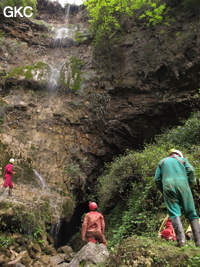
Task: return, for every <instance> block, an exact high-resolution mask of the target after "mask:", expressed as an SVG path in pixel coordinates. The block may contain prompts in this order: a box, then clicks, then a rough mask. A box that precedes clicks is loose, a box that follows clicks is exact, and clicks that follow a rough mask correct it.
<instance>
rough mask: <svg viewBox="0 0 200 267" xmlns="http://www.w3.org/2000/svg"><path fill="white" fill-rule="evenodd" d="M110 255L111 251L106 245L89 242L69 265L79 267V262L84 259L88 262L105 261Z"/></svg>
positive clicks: (69, 266) (97, 262)
mask: <svg viewBox="0 0 200 267" xmlns="http://www.w3.org/2000/svg"><path fill="white" fill-rule="evenodd" d="M108 257H109V253H108V249H107V247H106V246H105V245H103V244H94V243H91V242H89V243H88V244H87V245H85V246H84V247H82V249H81V250H80V251H79V252H78V253H77V254H76V255H75V257H74V258H73V260H72V261H71V262H70V263H69V264H68V267H79V263H81V262H82V261H84V262H85V263H88V264H92V263H93V264H99V263H104V262H105V261H106V260H107V259H108Z"/></svg>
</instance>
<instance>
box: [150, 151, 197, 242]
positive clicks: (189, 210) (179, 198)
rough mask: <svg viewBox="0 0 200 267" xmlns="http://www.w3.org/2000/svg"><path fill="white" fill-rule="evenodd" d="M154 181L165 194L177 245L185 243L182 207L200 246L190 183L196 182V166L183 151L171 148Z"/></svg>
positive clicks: (158, 167)
mask: <svg viewBox="0 0 200 267" xmlns="http://www.w3.org/2000/svg"><path fill="white" fill-rule="evenodd" d="M154 181H155V183H156V185H157V188H158V189H159V190H160V191H161V192H162V193H163V195H164V202H165V204H166V206H167V211H168V215H169V217H170V220H171V221H172V225H173V228H174V230H175V233H176V238H177V242H178V244H177V246H184V245H185V234H184V231H183V227H182V222H181V219H180V216H181V207H182V208H183V211H184V214H185V217H186V218H187V219H188V220H189V222H190V225H191V228H192V232H193V235H194V239H195V244H196V246H197V247H199V246H200V226H199V217H198V215H197V212H196V209H195V205H194V200H193V196H192V192H191V189H190V185H192V184H194V183H195V177H194V168H193V167H192V165H190V164H189V162H188V160H187V159H186V158H184V157H183V154H182V153H181V151H179V150H176V149H171V150H170V152H169V156H168V157H165V158H163V159H162V160H160V162H159V164H158V166H157V168H156V172H155V176H154Z"/></svg>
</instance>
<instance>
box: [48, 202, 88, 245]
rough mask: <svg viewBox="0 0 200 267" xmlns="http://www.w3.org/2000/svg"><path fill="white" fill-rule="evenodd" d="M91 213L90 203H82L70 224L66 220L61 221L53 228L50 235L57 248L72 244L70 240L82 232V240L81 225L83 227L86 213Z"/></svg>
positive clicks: (75, 211) (76, 209)
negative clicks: (83, 218) (83, 217)
mask: <svg viewBox="0 0 200 267" xmlns="http://www.w3.org/2000/svg"><path fill="white" fill-rule="evenodd" d="M87 212H89V207H88V202H86V203H80V204H79V205H77V207H76V208H75V210H74V213H73V215H72V218H71V220H70V221H69V222H66V220H61V221H60V222H59V224H54V225H52V226H51V231H50V235H51V236H52V237H53V239H54V241H55V245H54V246H55V248H56V249H57V248H59V247H61V246H64V245H67V244H69V245H70V246H72V245H73V244H70V238H71V237H72V236H73V235H74V234H76V233H77V232H80V240H81V225H82V216H83V214H84V213H87Z"/></svg>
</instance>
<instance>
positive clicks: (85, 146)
mask: <svg viewBox="0 0 200 267" xmlns="http://www.w3.org/2000/svg"><path fill="white" fill-rule="evenodd" d="M41 2H42V3H43V6H42V7H43V8H41V9H39V13H38V15H37V17H36V19H35V20H28V19H22V18H21V19H5V18H4V17H1V18H0V20H1V24H0V30H1V33H2V36H1V48H0V50H1V56H0V60H1V65H0V74H1V118H2V125H1V142H2V144H3V145H6V147H7V152H8V154H9V155H10V156H12V157H15V158H16V159H17V164H18V165H19V166H22V168H24V167H23V166H24V165H25V164H27V165H28V167H29V168H30V169H35V170H37V171H38V172H39V173H40V174H41V175H42V177H43V178H44V180H45V183H46V184H47V185H49V186H51V187H56V188H60V189H62V190H64V191H66V192H67V191H71V189H74V188H75V189H76V190H75V193H74V194H76V197H77V199H78V201H84V200H86V198H84V196H85V192H89V193H90V190H89V189H87V188H89V187H90V188H91V186H93V183H94V181H95V180H96V177H97V176H98V175H99V173H100V167H101V166H102V164H103V163H104V162H107V161H110V160H112V157H113V156H115V155H118V154H120V153H123V152H124V151H125V150H126V149H138V148H142V145H143V142H144V141H147V142H148V141H150V140H152V139H153V138H154V136H155V135H156V134H158V133H160V132H161V128H162V127H172V126H174V125H177V124H178V123H179V119H180V118H187V117H188V116H189V114H190V112H191V111H192V110H193V109H194V108H199V103H198V101H196V96H197V95H198V89H199V82H200V76H199V66H200V57H199V19H198V16H196V17H195V16H193V15H194V14H192V13H189V12H188V13H187V14H186V11H185V10H184V9H183V10H181V9H180V6H179V5H177V6H176V5H174V6H173V7H172V10H171V13H172V14H171V15H173V16H174V18H175V20H174V22H171V23H170V25H158V26H154V27H153V26H150V27H147V26H146V22H145V21H141V20H137V19H135V20H133V21H131V22H130V25H128V26H127V28H126V29H125V34H124V35H123V37H122V38H119V39H118V42H116V43H115V44H114V45H112V46H110V47H102V49H100V50H98V51H97V50H95V49H94V47H93V45H92V37H91V35H90V33H89V31H88V23H87V14H86V12H85V10H84V8H83V7H81V8H74V7H73V8H72V9H71V10H72V12H71V13H70V16H69V17H67V18H66V16H65V13H64V12H63V10H62V9H60V8H59V9H58V13H57V14H56V15H55V14H54V13H53V14H52V12H50V11H51V8H48V9H46V10H47V11H48V12H47V13H46V14H45V1H41ZM177 10H179V12H177ZM191 12H192V11H191ZM136 17H137V16H136ZM71 23H73V27H74V26H75V27H76V30H75V32H76V34H75V36H70V37H65V38H56V37H55V36H56V32H57V30H58V29H61V30H62V27H63V26H65V25H66V24H67V25H69V24H70V25H71ZM57 72H58V73H57ZM56 73H57V74H58V75H57V76H56ZM2 158H3V159H5V157H4V156H2ZM20 164H21V165H20ZM23 164H24V165H23ZM25 176H26V175H25ZM19 179H20V177H19Z"/></svg>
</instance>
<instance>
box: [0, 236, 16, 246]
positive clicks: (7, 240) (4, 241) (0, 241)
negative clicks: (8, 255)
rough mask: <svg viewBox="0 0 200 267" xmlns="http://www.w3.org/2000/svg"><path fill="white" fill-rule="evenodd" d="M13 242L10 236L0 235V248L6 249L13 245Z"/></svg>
mask: <svg viewBox="0 0 200 267" xmlns="http://www.w3.org/2000/svg"><path fill="white" fill-rule="evenodd" d="M14 240H15V239H14V238H13V237H12V236H2V235H1V233H0V247H4V248H8V247H9V246H11V245H13V244H14Z"/></svg>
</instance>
